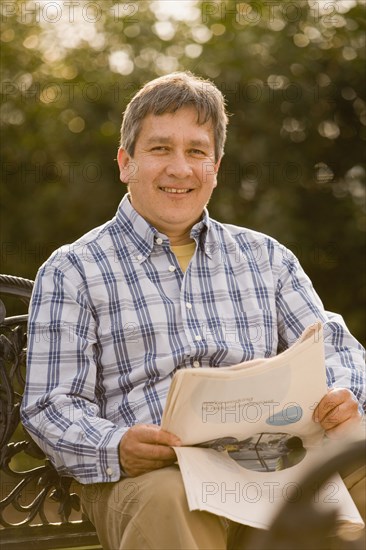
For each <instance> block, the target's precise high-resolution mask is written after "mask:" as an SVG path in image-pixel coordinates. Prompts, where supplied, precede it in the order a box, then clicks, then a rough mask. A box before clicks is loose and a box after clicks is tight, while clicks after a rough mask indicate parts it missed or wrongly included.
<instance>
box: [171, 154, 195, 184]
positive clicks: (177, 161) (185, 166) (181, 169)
mask: <svg viewBox="0 0 366 550" xmlns="http://www.w3.org/2000/svg"><path fill="white" fill-rule="evenodd" d="M166 172H167V174H168V176H173V177H175V178H178V179H184V178H187V177H190V176H192V174H193V170H192V166H191V164H190V159H189V158H187V156H186V155H185V154H184V153H176V154H175V155H172V156H171V157H170V159H169V164H168V165H167V167H166Z"/></svg>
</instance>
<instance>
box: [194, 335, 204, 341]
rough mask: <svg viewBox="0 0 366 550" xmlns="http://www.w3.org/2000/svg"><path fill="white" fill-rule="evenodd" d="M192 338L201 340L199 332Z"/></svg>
mask: <svg viewBox="0 0 366 550" xmlns="http://www.w3.org/2000/svg"><path fill="white" fill-rule="evenodd" d="M194 339H195V340H196V342H200V341H201V340H202V338H201V336H200V335H199V334H196V336H195V337H194Z"/></svg>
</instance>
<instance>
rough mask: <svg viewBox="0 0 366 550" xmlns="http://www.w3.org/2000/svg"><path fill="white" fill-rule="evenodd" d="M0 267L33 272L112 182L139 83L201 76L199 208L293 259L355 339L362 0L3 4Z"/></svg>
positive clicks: (362, 226)
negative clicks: (207, 83)
mask: <svg viewBox="0 0 366 550" xmlns="http://www.w3.org/2000/svg"><path fill="white" fill-rule="evenodd" d="M0 9H1V56H2V77H1V78H2V81H1V93H2V100H3V101H2V106H1V111H0V120H1V135H2V171H1V179H2V199H3V200H2V220H3V229H2V269H1V270H2V272H4V273H9V274H17V275H21V276H24V277H28V278H34V277H35V274H36V271H37V269H38V267H39V266H40V264H41V263H42V262H43V261H44V260H45V259H46V258H47V257H48V256H49V255H50V253H51V252H52V251H53V250H54V249H55V248H56V247H58V246H59V245H61V244H64V243H67V242H72V241H73V240H75V239H76V238H77V237H79V236H80V235H82V234H83V233H84V232H86V231H87V230H89V229H91V228H93V227H95V226H97V225H99V224H102V223H104V222H105V221H106V220H107V219H109V218H111V217H112V216H113V215H114V213H115V210H116V207H117V205H118V203H119V201H120V199H121V197H122V195H123V194H124V192H125V188H124V187H123V186H122V184H121V183H120V182H119V177H118V170H117V164H116V162H115V157H116V150H117V147H118V141H119V128H120V123H121V114H122V112H123V110H124V108H125V105H126V104H127V102H128V100H129V99H130V98H131V96H132V95H133V94H134V92H135V91H137V89H138V88H139V87H140V86H141V84H143V83H145V82H146V81H147V80H149V79H151V78H154V77H156V76H158V75H162V74H166V73H169V72H172V71H175V70H182V69H183V70H185V69H187V70H191V71H192V72H194V73H196V74H198V75H201V76H203V77H206V78H210V79H212V80H213V81H214V82H215V83H216V85H217V86H218V87H219V88H220V89H221V90H222V92H223V93H224V94H225V95H226V98H227V103H228V109H229V111H230V113H231V114H232V116H231V121H230V126H229V134H228V141H227V147H226V154H225V157H224V160H223V163H222V168H221V174H220V184H219V186H218V188H217V190H216V191H215V194H214V197H213V199H212V201H211V203H210V213H211V215H212V216H214V217H216V218H217V219H219V220H220V221H223V222H229V223H234V224H239V225H244V226H247V227H250V228H253V229H256V230H258V231H262V232H265V233H268V234H270V235H272V236H274V237H275V238H277V239H278V240H279V241H281V242H282V243H284V244H285V245H287V246H289V247H290V248H291V249H292V250H293V251H294V252H295V253H296V255H297V256H298V257H299V259H300V261H301V263H302V265H303V267H304V268H305V270H306V271H307V273H308V274H309V276H310V277H311V279H312V280H313V282H314V286H315V288H316V289H317V291H318V293H319V294H320V296H321V298H322V300H323V302H324V304H325V306H326V308H327V309H330V310H333V311H338V312H340V313H341V314H342V315H343V316H344V318H345V320H346V322H347V324H348V325H349V327H350V328H351V330H352V331H353V332H354V333H355V335H356V336H357V337H358V338H359V339H360V340H362V341H363V342H364V343H365V334H364V326H365V286H366V285H365V263H364V261H365V254H364V252H365V231H366V219H365V164H364V160H365V158H364V144H365V139H366V103H365V95H364V93H365V57H366V54H365V23H366V13H365V2H364V1H361V0H357V1H356V0H338V1H337V0H333V1H330V0H317V1H313V0H297V1H286V0H285V1H274V0H266V1H260V0H257V1H256V2H252V1H248V2H234V1H226V2H223V1H220V2H196V1H184V0H175V1H168V0H163V1H139V2H124V3H115V2H113V1H110V0H96V1H92V2H91V1H88V0H77V1H73V0H70V1H68V2H62V1H52V2H50V1H47V0H38V1H37V2H35V1H28V0H24V1H21V0H11V1H6V0H5V1H3V2H2V4H1V7H0Z"/></svg>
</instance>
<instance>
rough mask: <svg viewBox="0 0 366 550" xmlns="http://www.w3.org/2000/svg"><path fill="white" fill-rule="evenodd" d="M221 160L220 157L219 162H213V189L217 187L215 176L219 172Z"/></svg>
mask: <svg viewBox="0 0 366 550" xmlns="http://www.w3.org/2000/svg"><path fill="white" fill-rule="evenodd" d="M221 160H222V157H220V158H219V160H218V161H217V162H215V164H214V172H215V182H214V185H213V186H214V187H216V186H217V174H218V172H219V168H220V164H221Z"/></svg>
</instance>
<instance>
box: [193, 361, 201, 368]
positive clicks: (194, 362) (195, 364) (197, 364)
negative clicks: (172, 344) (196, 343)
mask: <svg viewBox="0 0 366 550" xmlns="http://www.w3.org/2000/svg"><path fill="white" fill-rule="evenodd" d="M193 366H194V368H195V369H197V368H198V367H199V366H200V362H199V361H193Z"/></svg>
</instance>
